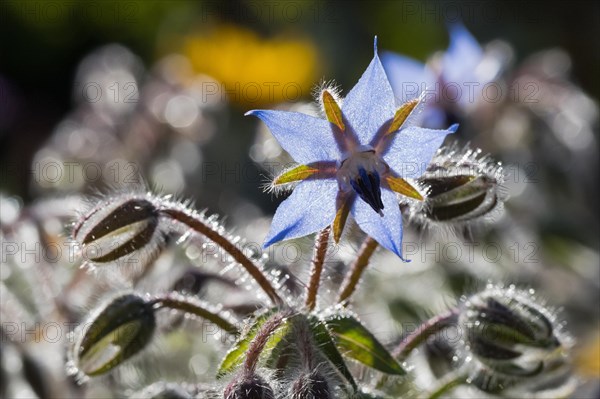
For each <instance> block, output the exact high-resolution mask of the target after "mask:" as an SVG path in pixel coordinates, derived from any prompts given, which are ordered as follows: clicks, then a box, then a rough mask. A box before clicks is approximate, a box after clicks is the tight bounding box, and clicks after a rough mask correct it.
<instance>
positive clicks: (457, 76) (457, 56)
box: [442, 24, 483, 98]
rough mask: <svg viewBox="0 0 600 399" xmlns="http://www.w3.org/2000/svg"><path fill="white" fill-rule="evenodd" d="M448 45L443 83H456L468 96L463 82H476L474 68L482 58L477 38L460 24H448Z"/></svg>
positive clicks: (444, 60) (443, 68) (443, 65)
mask: <svg viewBox="0 0 600 399" xmlns="http://www.w3.org/2000/svg"><path fill="white" fill-rule="evenodd" d="M449 29H450V45H449V46H448V50H446V52H445V53H444V58H443V61H442V74H443V77H444V81H445V83H446V84H447V83H457V84H458V85H459V86H460V88H461V90H462V91H463V93H462V94H463V96H461V98H462V97H466V98H468V96H467V95H466V93H465V91H466V90H467V89H468V88H467V87H466V86H464V83H465V82H469V83H475V82H478V80H477V75H476V73H475V70H476V69H477V66H478V65H479V63H480V62H481V59H482V58H483V51H482V49H481V46H480V45H479V43H477V40H476V39H475V38H474V37H473V36H472V35H471V34H470V33H469V31H468V30H467V29H466V28H465V27H464V26H463V25H462V24H453V25H451V26H450V28H449Z"/></svg>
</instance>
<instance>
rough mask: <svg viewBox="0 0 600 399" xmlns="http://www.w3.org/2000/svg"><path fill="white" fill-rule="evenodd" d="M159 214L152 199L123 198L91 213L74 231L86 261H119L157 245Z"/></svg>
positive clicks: (92, 210)
mask: <svg viewBox="0 0 600 399" xmlns="http://www.w3.org/2000/svg"><path fill="white" fill-rule="evenodd" d="M158 225H159V213H158V210H157V208H156V206H155V205H154V203H153V202H151V201H150V200H149V199H147V198H145V197H142V196H134V195H122V196H120V197H116V198H111V199H110V200H108V201H105V202H103V203H100V204H98V205H97V206H96V207H94V208H93V209H91V210H90V211H89V212H88V213H87V214H86V215H85V216H84V217H83V218H81V220H80V221H79V222H78V223H77V224H76V225H75V227H74V229H73V237H74V238H75V240H76V241H77V242H78V243H79V244H80V246H81V252H82V254H83V257H84V258H85V259H86V260H88V261H90V262H93V263H109V262H113V261H117V260H119V259H122V258H124V257H125V256H127V255H130V254H132V253H134V252H136V251H139V250H141V249H143V248H145V247H146V246H148V245H149V244H151V243H152V242H153V241H156V233H157V229H158Z"/></svg>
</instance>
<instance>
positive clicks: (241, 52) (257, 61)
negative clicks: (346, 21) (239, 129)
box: [184, 25, 319, 107]
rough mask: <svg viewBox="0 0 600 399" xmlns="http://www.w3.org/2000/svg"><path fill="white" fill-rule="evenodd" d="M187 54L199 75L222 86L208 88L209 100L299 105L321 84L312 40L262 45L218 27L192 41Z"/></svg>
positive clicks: (244, 33) (249, 35)
mask: <svg viewBox="0 0 600 399" xmlns="http://www.w3.org/2000/svg"><path fill="white" fill-rule="evenodd" d="M184 53H185V54H186V55H187V56H188V57H189V59H190V60H191V62H192V65H193V67H194V69H195V70H196V72H199V73H205V74H208V75H211V76H212V77H214V78H215V79H217V80H218V81H219V82H221V85H220V87H205V88H204V89H205V91H206V93H205V94H206V95H219V96H227V98H228V99H229V101H232V102H234V103H238V104H242V105H244V106H252V107H256V106H259V105H263V106H264V105H267V104H274V103H279V102H284V101H297V100H299V99H300V98H302V97H306V96H308V95H310V91H311V88H312V86H313V85H314V83H315V81H316V80H317V79H318V72H319V71H318V67H317V50H316V48H315V46H314V44H313V43H312V42H311V41H310V40H308V39H299V38H284V37H275V38H272V39H262V38H260V37H259V36H258V35H257V34H256V33H254V32H253V31H251V30H248V29H245V28H242V27H238V26H235V25H219V26H217V27H216V28H215V29H213V30H211V31H210V32H207V33H205V34H197V35H193V36H189V37H188V38H187V39H186V40H185V42H184Z"/></svg>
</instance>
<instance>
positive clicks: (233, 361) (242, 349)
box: [217, 309, 278, 378]
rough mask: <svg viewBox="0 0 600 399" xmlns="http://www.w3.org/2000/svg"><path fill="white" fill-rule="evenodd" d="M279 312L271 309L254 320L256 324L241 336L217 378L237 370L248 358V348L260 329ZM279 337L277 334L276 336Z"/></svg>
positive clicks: (220, 366)
mask: <svg viewBox="0 0 600 399" xmlns="http://www.w3.org/2000/svg"><path fill="white" fill-rule="evenodd" d="M277 312H278V309H270V310H268V311H267V312H265V313H263V314H261V315H259V316H258V317H256V319H255V320H254V323H253V324H252V325H251V326H250V328H249V329H248V330H247V331H246V332H245V333H244V334H242V335H241V336H240V338H239V339H238V340H237V341H236V343H235V344H234V345H233V347H232V348H231V349H230V350H229V352H227V354H226V355H225V357H224V358H223V360H222V361H221V364H220V365H219V369H218V370H217V378H222V377H223V376H225V375H227V374H229V373H230V372H232V371H233V370H235V369H236V368H237V367H238V366H239V365H241V364H242V362H243V361H244V359H245V358H246V351H247V350H248V346H249V345H250V342H252V340H253V339H254V336H255V335H256V333H257V332H258V330H259V329H260V327H261V326H262V325H263V324H264V323H265V322H266V321H267V320H269V318H270V317H271V316H272V315H273V314H275V313H277ZM275 335H277V334H275Z"/></svg>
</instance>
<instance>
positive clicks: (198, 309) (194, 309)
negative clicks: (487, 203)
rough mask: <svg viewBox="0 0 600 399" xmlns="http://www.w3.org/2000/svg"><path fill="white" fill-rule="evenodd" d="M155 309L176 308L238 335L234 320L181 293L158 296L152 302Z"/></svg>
mask: <svg viewBox="0 0 600 399" xmlns="http://www.w3.org/2000/svg"><path fill="white" fill-rule="evenodd" d="M150 305H153V306H154V309H156V310H158V309H162V308H167V309H176V310H181V311H182V312H185V313H190V314H193V315H196V316H199V317H202V318H203V319H206V320H208V321H210V322H212V323H214V324H215V325H216V326H217V327H219V328H221V329H222V330H225V331H227V332H228V333H229V334H233V335H238V334H239V330H238V328H237V326H236V325H235V321H234V320H228V319H227V318H225V317H224V316H222V315H220V314H219V313H218V312H216V311H214V310H210V309H208V307H206V306H204V305H203V304H202V303H200V302H198V301H197V300H193V299H188V298H186V297H184V296H180V295H166V296H162V297H157V298H155V299H153V300H152V301H151V302H150Z"/></svg>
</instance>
